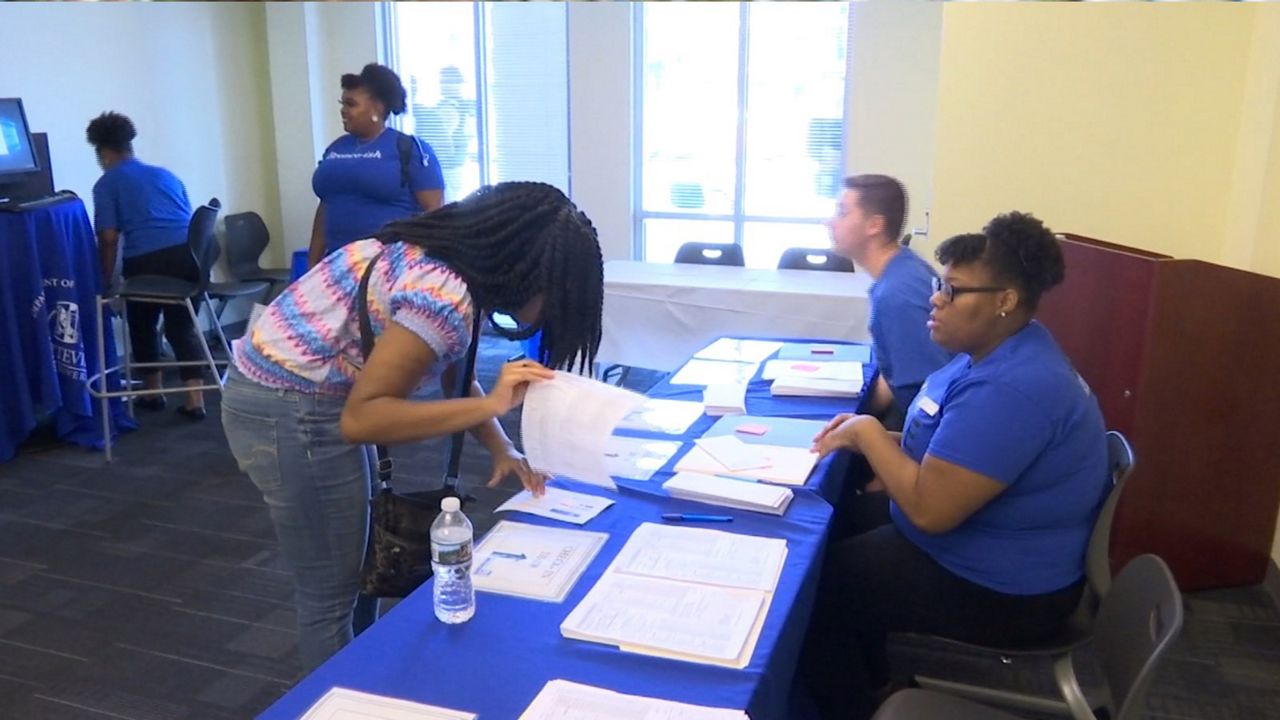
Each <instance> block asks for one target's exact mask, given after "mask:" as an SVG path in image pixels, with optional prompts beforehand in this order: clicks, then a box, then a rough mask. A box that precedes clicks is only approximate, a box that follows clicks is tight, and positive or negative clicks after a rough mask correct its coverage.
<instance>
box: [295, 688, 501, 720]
mask: <svg viewBox="0 0 1280 720" xmlns="http://www.w3.org/2000/svg"><path fill="white" fill-rule="evenodd" d="M299 720H476V714H475V713H465V712H459V711H457V710H448V709H446V708H440V707H434V706H431V705H423V704H421V703H416V702H409V701H408V700H399V699H397V698H389V697H383V696H381V695H371V694H369V693H363V692H357V691H355V690H348V689H347V688H339V687H335V688H330V689H329V692H327V693H325V694H324V696H323V697H321V698H320V699H319V700H317V701H316V704H315V705H312V706H311V708H310V709H309V710H307V712H306V714H305V715H303V716H302V717H301V718H299Z"/></svg>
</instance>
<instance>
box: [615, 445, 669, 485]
mask: <svg viewBox="0 0 1280 720" xmlns="http://www.w3.org/2000/svg"><path fill="white" fill-rule="evenodd" d="M682 444H683V443H681V442H678V441H674V440H650V439H647V438H633V437H619V436H617V435H614V436H613V437H611V438H609V441H608V442H607V443H606V444H605V451H604V458H605V460H604V462H605V466H606V467H607V468H608V469H609V474H610V475H612V476H613V477H619V478H623V479H625V480H640V481H645V480H649V479H650V478H652V477H653V474H654V473H656V472H657V471H659V470H661V469H662V466H663V465H666V464H667V461H668V460H670V459H671V458H672V457H673V456H674V455H675V454H676V453H678V452H680V446H681V445H682Z"/></svg>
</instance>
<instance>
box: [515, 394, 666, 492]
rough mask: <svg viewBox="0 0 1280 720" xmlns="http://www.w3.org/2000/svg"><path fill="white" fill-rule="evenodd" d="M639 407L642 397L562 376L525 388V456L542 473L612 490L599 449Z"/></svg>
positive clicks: (522, 432)
mask: <svg viewBox="0 0 1280 720" xmlns="http://www.w3.org/2000/svg"><path fill="white" fill-rule="evenodd" d="M642 403H644V396H643V395H640V394H637V393H633V392H631V391H630V390H623V389H622V388H619V387H614V386H613V385H606V384H605V383H602V382H597V381H595V380H592V379H590V378H585V377H582V376H580V375H572V374H570V373H566V372H557V373H556V376H555V378H554V379H552V380H547V381H544V382H536V383H531V384H530V385H529V393H528V394H527V395H526V396H525V400H524V411H523V413H522V414H521V419H520V435H521V438H522V439H523V441H524V454H525V457H527V458H528V459H529V464H530V465H531V466H532V467H534V468H535V469H537V470H541V471H542V472H546V473H550V474H552V475H562V476H564V477H568V478H572V479H574V480H580V481H582V482H585V483H590V484H592V485H599V486H601V487H607V488H616V487H617V486H616V485H615V484H614V482H613V480H611V479H610V478H609V468H608V466H607V464H606V462H605V460H606V458H605V449H606V446H607V445H608V442H609V437H610V435H611V434H612V433H613V429H614V428H615V427H617V425H618V423H619V422H621V421H622V418H624V417H626V416H627V415H628V414H629V413H631V411H633V410H635V409H636V408H637V407H639V406H640V405H641V404H642Z"/></svg>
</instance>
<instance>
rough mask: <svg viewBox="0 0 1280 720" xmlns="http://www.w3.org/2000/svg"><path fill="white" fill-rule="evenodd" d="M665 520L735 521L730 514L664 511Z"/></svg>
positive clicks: (663, 517)
mask: <svg viewBox="0 0 1280 720" xmlns="http://www.w3.org/2000/svg"><path fill="white" fill-rule="evenodd" d="M662 519H663V520H669V521H675V522H733V518H732V517H731V516H729V515H700V514H698V513H662Z"/></svg>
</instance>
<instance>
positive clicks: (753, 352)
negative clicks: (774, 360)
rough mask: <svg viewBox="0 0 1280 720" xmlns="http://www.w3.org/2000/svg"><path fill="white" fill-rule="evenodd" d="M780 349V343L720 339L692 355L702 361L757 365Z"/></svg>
mask: <svg viewBox="0 0 1280 720" xmlns="http://www.w3.org/2000/svg"><path fill="white" fill-rule="evenodd" d="M781 349H782V343H780V342H772V341H770V340H735V339H733V338H720V339H719V340H717V341H715V342H713V343H711V344H710V345H708V346H706V347H704V348H702V349H701V350H699V351H698V352H697V353H695V354H694V357H696V358H702V359H703V360H730V361H733V362H746V363H758V362H760V361H762V360H764V359H765V358H768V357H771V356H772V355H773V354H774V353H776V352H778V351H779V350H781Z"/></svg>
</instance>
